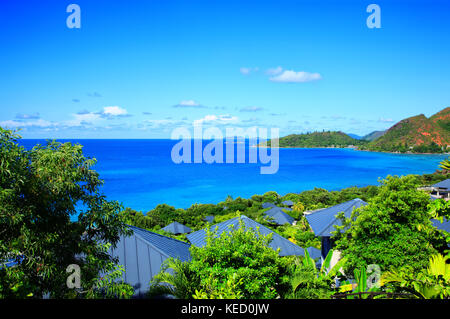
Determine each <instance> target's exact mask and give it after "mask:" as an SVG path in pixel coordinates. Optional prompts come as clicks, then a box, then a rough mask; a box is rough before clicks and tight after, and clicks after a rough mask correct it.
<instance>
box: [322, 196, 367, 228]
mask: <svg viewBox="0 0 450 319" xmlns="http://www.w3.org/2000/svg"><path fill="white" fill-rule="evenodd" d="M355 199H359V198H354V199H352V200H349V201H346V202H343V203H341V204H338V205H343V204H349V205H345V206H347V207H345V206H344V207H345V208H343V209H342V210H340V211H338V212H337V213H336V214H335V215H333V218H332V220H331V222H329V223H328V224H327V225H326V226H325V227H324V228H323V229H322V230H321V231H320V232H319V234H317V236H320V235H321V234H322V233H323V232H324V231H325V230H327V229H328V228H329V227H330V226H331V225H332V224H334V222H335V221H336V220H337V217H336V216H337V215H338V214H339V213H342V212H344V213H345V211H346V210H347V209H349V208H350V207H352V206H353V205H351V204H352V203H351V202H353V201H354V200H355ZM359 200H361V199H359ZM338 205H334V206H338ZM334 206H331V207H334ZM331 207H330V208H331ZM352 212H353V209H352Z"/></svg>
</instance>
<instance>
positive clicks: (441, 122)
mask: <svg viewBox="0 0 450 319" xmlns="http://www.w3.org/2000/svg"><path fill="white" fill-rule="evenodd" d="M447 145H450V108H446V109H444V110H442V111H440V112H439V113H436V114H435V115H433V116H432V117H430V118H427V117H426V116H425V115H423V114H420V115H417V116H413V117H409V118H407V119H404V120H401V121H400V122H398V123H396V124H395V125H394V126H392V127H391V128H390V129H388V130H387V131H386V133H385V134H384V135H382V136H380V137H379V138H377V139H375V140H373V141H372V142H370V143H369V144H366V145H362V146H361V147H360V149H365V150H371V151H383V152H413V153H440V152H443V151H445V150H446V149H447Z"/></svg>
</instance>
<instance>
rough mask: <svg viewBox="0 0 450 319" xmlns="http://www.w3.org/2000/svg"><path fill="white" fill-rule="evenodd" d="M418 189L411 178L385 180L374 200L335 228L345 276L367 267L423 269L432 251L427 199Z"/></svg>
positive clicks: (433, 250) (433, 249) (431, 231)
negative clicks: (347, 273)
mask: <svg viewBox="0 0 450 319" xmlns="http://www.w3.org/2000/svg"><path fill="white" fill-rule="evenodd" d="M419 185H420V183H419V180H418V179H417V177H415V176H406V177H393V176H388V177H387V178H386V179H385V180H383V181H382V185H381V186H380V188H379V192H378V194H377V196H375V197H374V198H372V200H371V201H370V202H369V204H368V205H367V206H365V207H361V208H359V209H356V210H355V211H354V212H353V214H352V218H350V219H347V220H344V222H343V224H342V226H340V227H338V229H339V230H341V231H342V233H341V232H336V237H335V238H336V249H338V250H340V251H341V252H342V255H343V256H345V257H347V259H348V263H347V264H346V266H345V268H346V269H345V270H346V272H347V271H349V272H350V273H352V272H353V270H354V269H361V268H365V267H367V265H369V264H377V265H379V266H380V267H381V270H382V271H386V270H389V269H390V268H394V269H396V268H399V267H401V266H403V265H405V264H408V265H410V266H411V267H412V269H414V270H418V269H422V268H424V267H426V264H427V262H428V258H429V257H430V256H431V255H432V254H434V253H436V250H435V248H433V246H432V245H431V244H430V241H431V240H432V234H433V232H434V228H433V227H432V226H431V222H430V218H429V214H428V207H427V206H428V203H429V195H427V194H426V193H425V192H423V191H420V190H418V189H417V188H418V186H419Z"/></svg>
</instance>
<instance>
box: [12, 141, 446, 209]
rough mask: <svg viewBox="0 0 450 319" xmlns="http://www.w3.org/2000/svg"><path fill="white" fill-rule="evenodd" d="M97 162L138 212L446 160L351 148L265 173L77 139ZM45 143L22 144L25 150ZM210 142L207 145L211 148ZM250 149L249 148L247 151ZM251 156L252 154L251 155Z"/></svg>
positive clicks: (347, 181) (294, 154) (296, 156)
mask: <svg viewBox="0 0 450 319" xmlns="http://www.w3.org/2000/svg"><path fill="white" fill-rule="evenodd" d="M71 142H78V143H80V144H82V145H84V148H83V151H84V154H85V155H87V156H90V157H95V158H96V159H97V160H98V162H97V165H96V166H95V169H96V170H97V171H98V172H99V173H100V176H101V178H102V179H103V180H104V181H105V185H104V186H103V191H104V193H105V194H106V195H107V197H108V199H115V200H118V201H120V202H122V203H123V204H124V206H128V207H131V208H134V209H136V210H142V211H148V210H150V209H152V208H153V207H155V206H156V205H157V204H160V203H167V204H170V205H173V206H175V207H177V208H178V207H179V208H186V207H189V206H190V205H191V204H193V203H218V202H220V201H223V200H225V198H226V197H227V195H231V196H233V197H238V196H241V197H244V198H249V197H251V196H252V195H254V194H263V193H265V192H267V191H271V190H273V191H277V192H278V193H279V194H282V195H283V194H286V193H289V192H301V191H304V190H308V189H312V188H314V187H321V188H325V189H328V190H339V189H342V188H345V187H349V186H367V185H377V184H378V178H380V177H385V176H387V175H388V174H391V175H405V174H422V173H433V172H434V171H435V170H436V169H437V168H438V163H439V162H440V161H441V160H442V159H444V158H446V157H447V156H445V155H399V154H385V153H372V152H360V151H354V150H351V149H301V148H297V149H280V155H279V159H280V163H279V170H278V173H276V174H273V175H261V174H260V166H261V165H264V166H266V164H260V163H258V164H249V163H246V164H205V163H203V164H174V163H173V162H172V160H171V149H172V146H173V145H174V144H175V143H177V141H172V140H71ZM37 143H41V144H44V143H45V141H43V140H22V141H21V144H23V145H24V146H25V147H27V148H31V147H32V146H34V145H35V144H37ZM205 144H206V143H205ZM247 150H248V147H247ZM247 158H248V156H247Z"/></svg>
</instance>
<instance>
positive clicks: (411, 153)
mask: <svg viewBox="0 0 450 319" xmlns="http://www.w3.org/2000/svg"><path fill="white" fill-rule="evenodd" d="M250 147H256V148H278V149H280V148H319V149H321V148H323V149H335V148H339V149H352V150H355V151H360V152H371V153H384V154H399V155H402V154H403V155H446V156H449V155H450V153H413V152H404V153H403V152H389V151H372V150H361V149H359V148H358V147H351V146H347V147H335V146H277V147H272V146H265V145H250Z"/></svg>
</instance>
